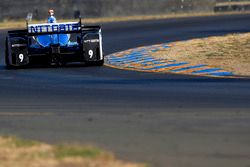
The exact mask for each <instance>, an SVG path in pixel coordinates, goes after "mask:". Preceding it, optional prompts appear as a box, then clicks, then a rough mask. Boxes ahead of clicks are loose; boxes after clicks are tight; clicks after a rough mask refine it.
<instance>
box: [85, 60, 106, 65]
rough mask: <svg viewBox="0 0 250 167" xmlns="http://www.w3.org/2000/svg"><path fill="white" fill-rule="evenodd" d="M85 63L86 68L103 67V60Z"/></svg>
mask: <svg viewBox="0 0 250 167" xmlns="http://www.w3.org/2000/svg"><path fill="white" fill-rule="evenodd" d="M85 63H86V65H87V66H103V64H104V59H103V60H99V61H86V62H85Z"/></svg>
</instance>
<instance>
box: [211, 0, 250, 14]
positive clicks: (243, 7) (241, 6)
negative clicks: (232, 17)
mask: <svg viewBox="0 0 250 167" xmlns="http://www.w3.org/2000/svg"><path fill="white" fill-rule="evenodd" d="M232 11H250V1H232V0H229V1H225V2H222V1H219V2H217V3H216V4H215V7H214V12H232Z"/></svg>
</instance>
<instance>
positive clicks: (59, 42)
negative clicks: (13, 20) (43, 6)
mask: <svg viewBox="0 0 250 167" xmlns="http://www.w3.org/2000/svg"><path fill="white" fill-rule="evenodd" d="M5 46H6V47H5V48H6V49H5V62H6V67H7V68H18V67H25V66H28V65H32V64H36V63H38V64H40V63H46V64H51V65H66V64H67V63H68V62H83V63H85V64H87V65H96V66H102V65H103V64H104V56H103V50H102V32H101V26H85V25H82V22H81V18H80V19H79V22H66V23H45V24H29V23H28V21H27V28H26V29H24V30H12V31H8V35H7V37H6V42H5Z"/></svg>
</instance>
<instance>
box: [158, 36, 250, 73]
mask: <svg viewBox="0 0 250 167" xmlns="http://www.w3.org/2000/svg"><path fill="white" fill-rule="evenodd" d="M170 45H171V47H170V48H168V49H164V50H161V51H159V52H156V53H154V56H156V57H158V58H164V59H171V60H177V61H187V62H192V63H194V64H208V65H210V66H214V67H221V68H223V69H225V70H228V71H232V72H234V73H235V74H238V75H245V76H250V33H245V34H233V35H227V36H223V37H209V38H204V39H194V40H189V41H181V42H175V43H171V44H170Z"/></svg>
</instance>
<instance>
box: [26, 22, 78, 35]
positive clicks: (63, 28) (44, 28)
mask: <svg viewBox="0 0 250 167" xmlns="http://www.w3.org/2000/svg"><path fill="white" fill-rule="evenodd" d="M80 28H81V27H80V24H79V23H65V24H37V25H29V27H28V31H29V33H34V34H36V33H50V32H52V33H60V32H62V33H63V32H69V31H79V30H80Z"/></svg>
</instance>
